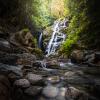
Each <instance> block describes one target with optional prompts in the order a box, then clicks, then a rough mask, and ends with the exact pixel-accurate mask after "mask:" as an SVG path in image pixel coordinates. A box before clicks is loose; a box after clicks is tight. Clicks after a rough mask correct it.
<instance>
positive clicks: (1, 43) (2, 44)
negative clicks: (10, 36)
mask: <svg viewBox="0 0 100 100" xmlns="http://www.w3.org/2000/svg"><path fill="white" fill-rule="evenodd" d="M10 49H11V47H10V43H9V42H8V41H7V40H3V39H0V50H1V51H6V52H8V51H10Z"/></svg>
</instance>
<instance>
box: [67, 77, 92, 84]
mask: <svg viewBox="0 0 100 100" xmlns="http://www.w3.org/2000/svg"><path fill="white" fill-rule="evenodd" d="M66 81H67V82H68V83H69V84H77V85H85V84H92V83H93V80H92V78H89V77H85V76H81V75H74V76H71V77H66Z"/></svg>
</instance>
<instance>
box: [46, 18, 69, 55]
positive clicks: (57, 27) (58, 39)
mask: <svg viewBox="0 0 100 100" xmlns="http://www.w3.org/2000/svg"><path fill="white" fill-rule="evenodd" d="M67 21H68V20H66V19H64V20H60V19H59V20H57V21H55V22H54V25H53V33H52V36H51V39H50V41H49V43H48V46H47V48H46V53H47V54H46V56H49V55H51V54H55V53H56V50H57V48H58V47H59V46H60V45H61V44H62V43H63V42H64V41H65V38H66V35H65V34H64V33H62V32H61V30H62V29H64V28H66V23H67Z"/></svg>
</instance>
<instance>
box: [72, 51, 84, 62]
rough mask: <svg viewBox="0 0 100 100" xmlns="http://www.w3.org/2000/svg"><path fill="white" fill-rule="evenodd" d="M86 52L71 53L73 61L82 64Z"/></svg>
mask: <svg viewBox="0 0 100 100" xmlns="http://www.w3.org/2000/svg"><path fill="white" fill-rule="evenodd" d="M83 57H84V52H83V51H81V50H74V51H73V52H72V53H71V61H72V62H73V63H81V62H82V61H83Z"/></svg>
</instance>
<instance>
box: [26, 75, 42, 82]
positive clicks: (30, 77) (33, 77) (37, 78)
mask: <svg viewBox="0 0 100 100" xmlns="http://www.w3.org/2000/svg"><path fill="white" fill-rule="evenodd" d="M26 78H27V79H28V80H29V81H30V83H32V84H34V83H36V82H39V81H41V80H42V79H43V78H42V76H41V75H36V74H31V73H29V74H27V75H26Z"/></svg>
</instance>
